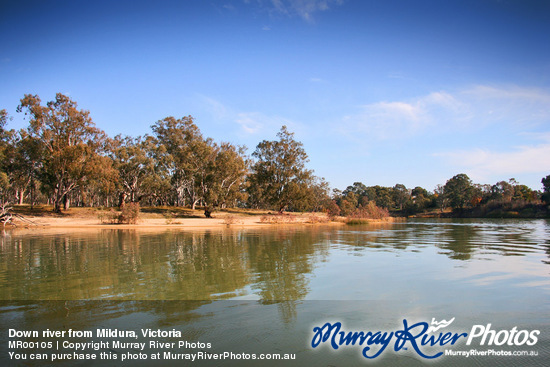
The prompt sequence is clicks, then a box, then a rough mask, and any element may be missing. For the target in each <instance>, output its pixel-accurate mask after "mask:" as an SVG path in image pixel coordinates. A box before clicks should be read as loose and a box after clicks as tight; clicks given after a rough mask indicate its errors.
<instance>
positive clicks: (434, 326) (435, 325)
mask: <svg viewBox="0 0 550 367" xmlns="http://www.w3.org/2000/svg"><path fill="white" fill-rule="evenodd" d="M453 321H455V318H454V317H453V318H452V319H450V320H449V321H447V320H441V321H439V322H437V321H435V319H434V318H433V317H432V324H431V326H430V327H429V328H428V331H427V332H428V333H431V332H434V333H435V332H436V331H437V330H439V329H443V328H446V327H447V326H449V325H451V324H452V322H453Z"/></svg>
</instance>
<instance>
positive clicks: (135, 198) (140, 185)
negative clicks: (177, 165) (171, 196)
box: [111, 135, 158, 206]
mask: <svg viewBox="0 0 550 367" xmlns="http://www.w3.org/2000/svg"><path fill="white" fill-rule="evenodd" d="M111 144H112V147H111V156H112V159H113V162H114V168H115V169H116V170H117V172H118V184H119V185H118V186H119V187H118V191H119V203H118V205H119V206H123V205H124V203H125V202H126V201H127V200H129V201H130V202H139V201H140V200H141V199H142V198H143V197H144V196H147V195H152V191H151V189H152V188H153V187H154V181H155V180H156V179H158V178H157V177H155V176H156V170H155V167H156V161H155V159H154V156H153V154H152V152H150V151H149V149H148V148H149V147H150V145H149V144H148V140H147V139H146V138H143V137H141V136H138V137H137V138H132V137H129V136H126V137H122V136H121V135H117V136H115V138H114V139H113V140H112V143H111Z"/></svg>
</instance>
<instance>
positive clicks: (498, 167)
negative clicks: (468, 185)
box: [436, 143, 550, 181]
mask: <svg viewBox="0 0 550 367" xmlns="http://www.w3.org/2000/svg"><path fill="white" fill-rule="evenodd" d="M436 156H440V157H442V158H444V159H445V160H446V161H447V163H448V164H450V165H452V166H455V167H457V169H459V170H462V171H465V172H467V173H468V174H469V175H470V176H471V178H472V179H473V180H474V181H490V178H491V177H506V176H515V175H518V174H524V173H540V174H541V175H545V174H547V173H548V172H550V143H545V144H539V145H533V146H520V147H516V148H514V150H512V151H507V152H495V151H491V150H486V149H472V150H457V151H452V152H446V153H439V154H436Z"/></svg>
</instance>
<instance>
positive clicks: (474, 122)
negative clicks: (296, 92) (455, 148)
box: [341, 86, 550, 140]
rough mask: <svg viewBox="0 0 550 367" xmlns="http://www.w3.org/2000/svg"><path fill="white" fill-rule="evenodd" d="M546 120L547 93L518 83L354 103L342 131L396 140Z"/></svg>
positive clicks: (549, 114) (524, 125)
mask: <svg viewBox="0 0 550 367" xmlns="http://www.w3.org/2000/svg"><path fill="white" fill-rule="evenodd" d="M548 123H550V92H548V91H546V90H541V89H537V88H522V87H518V86H506V87H492V86H474V87H472V88H467V89H463V90H460V91H455V92H447V91H439V92H433V93H430V94H428V95H425V96H421V97H417V98H413V99H410V100H406V101H383V102H376V103H371V104H367V105H363V106H360V107H359V112H357V113H355V114H350V115H347V116H344V117H343V124H342V126H343V128H342V129H341V132H342V133H345V134H350V133H357V132H359V133H364V134H368V135H369V136H370V137H371V138H373V139H378V140H386V139H390V138H392V139H396V138H397V139H400V138H401V139H402V138H410V137H413V136H417V135H419V134H422V133H424V132H426V131H428V130H429V131H430V132H433V131H439V132H441V133H449V132H452V131H457V130H464V129H471V130H472V131H475V130H479V129H481V128H484V127H487V126H491V125H497V124H498V125H499V126H501V127H502V126H503V124H504V125H507V126H516V127H518V129H521V128H528V127H534V126H540V125H543V124H548Z"/></svg>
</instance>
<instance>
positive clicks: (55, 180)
mask: <svg viewBox="0 0 550 367" xmlns="http://www.w3.org/2000/svg"><path fill="white" fill-rule="evenodd" d="M41 103H42V101H41V100H40V98H39V97H38V96H37V95H31V94H26V95H25V96H24V98H23V99H21V104H20V105H19V106H18V107H17V112H23V111H24V112H25V115H28V116H30V120H29V127H28V129H27V132H28V134H29V136H30V137H32V138H34V139H37V141H39V143H40V144H41V145H42V149H43V151H44V156H43V159H42V172H41V181H42V183H43V184H44V186H45V187H47V188H49V189H50V191H51V193H52V194H53V203H54V211H56V212H59V211H61V206H62V205H63V207H64V209H68V208H69V203H70V201H69V200H70V199H69V194H70V193H71V192H72V191H73V190H75V189H76V188H78V187H79V186H80V185H83V184H85V183H86V182H87V180H89V179H90V178H91V177H93V176H94V175H97V174H98V173H100V171H98V168H103V167H102V166H103V164H107V163H108V161H106V160H103V159H102V158H101V153H103V151H104V148H105V141H106V136H105V133H104V132H103V131H102V130H100V129H98V128H96V127H95V124H94V122H93V121H92V119H91V117H90V113H89V112H88V111H85V110H79V109H78V108H77V104H76V102H74V101H72V100H71V99H70V98H69V97H67V96H65V95H63V94H61V93H57V94H56V96H55V100H53V101H50V102H48V103H46V105H45V106H43V105H42V104H41ZM98 159H99V160H101V161H102V164H100V165H99V166H98V164H97V163H98V162H97V160H98Z"/></svg>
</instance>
